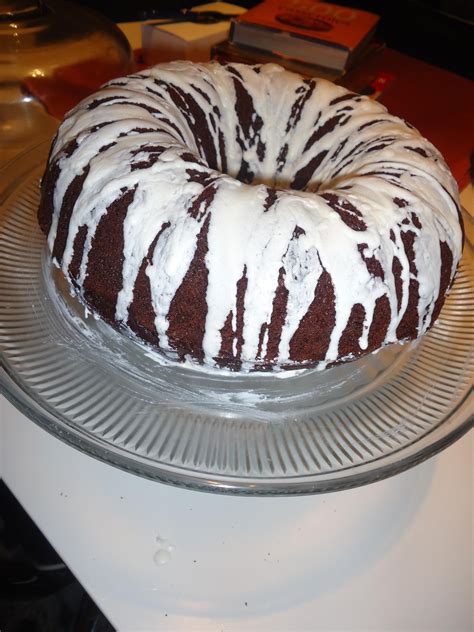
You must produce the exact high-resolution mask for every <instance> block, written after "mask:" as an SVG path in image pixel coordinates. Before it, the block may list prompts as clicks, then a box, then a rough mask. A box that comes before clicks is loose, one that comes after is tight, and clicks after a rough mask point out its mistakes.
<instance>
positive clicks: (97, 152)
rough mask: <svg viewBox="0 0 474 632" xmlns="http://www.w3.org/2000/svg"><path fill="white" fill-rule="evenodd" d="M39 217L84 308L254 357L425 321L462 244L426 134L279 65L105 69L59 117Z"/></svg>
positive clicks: (445, 176)
mask: <svg viewBox="0 0 474 632" xmlns="http://www.w3.org/2000/svg"><path fill="white" fill-rule="evenodd" d="M39 220H40V224H41V226H42V228H43V230H44V231H45V232H46V233H47V234H48V245H49V249H50V251H51V253H52V257H53V260H54V262H55V263H56V264H57V265H58V266H60V267H61V269H62V271H63V272H64V274H65V276H66V277H67V278H68V279H69V280H70V283H71V287H72V289H73V291H74V292H75V293H76V294H77V295H78V296H79V297H80V298H81V299H82V300H83V301H84V302H85V303H86V304H87V305H89V306H90V308H91V309H92V311H94V312H95V313H98V314H99V315H101V316H102V317H104V318H105V319H106V320H108V321H109V322H111V323H112V324H114V325H115V326H119V327H123V328H126V329H129V330H131V331H133V332H134V333H135V334H137V335H138V336H139V337H141V338H143V339H144V340H146V341H148V342H150V343H152V344H153V345H154V346H155V347H158V348H159V349H160V350H161V351H162V352H163V353H164V354H165V355H167V356H169V357H174V358H177V359H179V360H181V361H185V360H187V361H195V362H199V363H204V364H205V365H208V366H219V367H229V368H231V369H233V370H245V371H248V370H254V369H264V370H267V369H272V368H277V369H278V368H283V369H285V368H288V369H294V368H301V367H305V366H308V367H309V366H318V367H320V368H324V367H325V366H328V365H332V364H333V363H336V362H341V361H344V360H348V359H353V358H356V357H359V356H360V355H362V354H364V353H368V352H370V351H373V350H375V349H378V348H380V347H381V346H384V345H386V344H389V343H392V342H396V341H398V340H406V339H412V338H416V337H417V336H419V335H421V334H423V333H424V332H425V331H426V330H427V329H428V327H430V326H431V325H432V324H433V321H434V319H435V318H436V317H437V315H438V313H439V309H440V307H441V305H442V302H443V299H444V295H445V293H446V291H447V290H448V288H449V286H450V284H451V283H452V280H453V278H454V273H455V270H456V265H457V263H458V261H459V258H460V256H461V248H462V245H461V241H462V236H461V227H460V220H459V206H458V203H457V187H456V184H455V182H454V181H453V178H452V176H451V174H450V173H449V171H448V169H447V167H446V165H445V163H444V161H443V159H442V157H441V156H440V154H439V153H438V152H437V150H436V149H435V148H434V147H433V146H432V145H431V144H430V143H429V142H428V141H426V140H425V139H423V138H422V137H421V136H420V135H419V133H418V132H417V131H416V130H414V129H413V128H411V127H409V126H408V125H406V124H405V123H404V122H403V121H401V120H400V119H398V118H396V117H394V116H391V115H389V114H388V113H387V112H386V110H385V108H384V107H383V106H382V105H380V104H378V103H375V102H373V101H371V100H370V99H368V98H365V97H361V96H358V95H355V94H352V93H348V92H347V91H346V90H344V89H343V88H340V87H337V86H335V85H333V84H331V83H329V82H327V81H324V80H303V79H302V78H301V77H299V76H298V75H295V74H292V73H288V72H286V71H284V70H283V69H281V68H280V67H278V66H275V65H266V66H254V67H251V66H244V65H240V64H233V65H228V66H220V65H218V64H215V63H211V64H202V65H194V64H190V63H188V62H174V63H171V64H164V65H160V66H156V67H155V68H152V69H150V70H147V71H144V72H142V73H139V74H136V75H131V76H129V77H127V78H125V79H121V80H119V81H117V82H114V81H112V82H110V83H108V84H107V85H106V86H105V87H104V88H102V89H101V90H100V92H98V93H96V94H94V95H92V96H90V97H88V98H87V99H86V100H84V101H82V103H81V104H79V106H77V107H76V108H75V109H74V110H72V111H71V112H70V113H69V114H68V116H67V118H66V119H65V121H64V122H63V124H62V125H61V127H60V130H59V133H58V135H57V138H56V140H55V142H54V145H53V148H52V152H51V156H50V160H49V166H48V168H47V171H46V174H45V177H44V180H43V195H42V202H41V207H40V211H39Z"/></svg>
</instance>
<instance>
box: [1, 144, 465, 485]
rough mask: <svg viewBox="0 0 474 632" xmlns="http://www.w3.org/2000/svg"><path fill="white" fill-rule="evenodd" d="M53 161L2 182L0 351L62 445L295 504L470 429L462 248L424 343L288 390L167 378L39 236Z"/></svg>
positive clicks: (29, 164)
mask: <svg viewBox="0 0 474 632" xmlns="http://www.w3.org/2000/svg"><path fill="white" fill-rule="evenodd" d="M46 152H47V146H46V145H41V146H38V147H36V148H35V149H33V150H31V151H29V152H28V153H26V154H24V155H23V156H21V157H19V158H18V159H17V160H16V161H15V162H13V163H11V164H10V165H9V166H7V167H6V169H5V170H4V172H3V174H2V182H3V190H2V191H0V204H1V212H0V293H1V296H2V301H1V304H0V345H1V350H2V363H3V367H4V372H3V376H2V380H3V389H4V392H5V394H6V396H7V397H8V398H10V399H11V401H13V403H14V404H15V405H16V406H17V407H18V408H20V409H21V410H22V411H23V412H24V413H25V414H26V415H27V416H29V417H30V418H31V419H32V420H33V421H35V422H36V423H38V424H39V425H41V426H42V427H43V428H45V429H46V430H48V431H49V432H51V433H52V434H54V435H55V436H57V437H59V438H60V439H62V440H63V441H66V442H67V443H69V444H71V445H73V446H75V447H77V448H78V449H80V450H82V451H83V452H86V453H88V454H90V455H93V456H95V457H97V458H99V459H102V460H104V461H107V462H109V463H112V464H113V465H116V466H118V467H121V468H123V469H127V470H130V471H132V472H134V473H136V474H140V475H143V476H146V477H149V478H154V479H158V480H160V481H164V482H167V483H172V484H176V485H180V486H186V487H190V488H195V489H202V490H207V491H219V492H232V493H245V494H301V493H316V492H323V491H329V490H335V489H342V488H346V487H352V486H357V485H361V484H365V483H369V482H371V481H374V480H378V479H380V478H383V477H386V476H389V475H392V474H395V473H397V472H400V471H402V470H404V469H406V468H408V467H410V466H412V465H414V464H416V463H418V462H420V461H422V460H423V459H426V458H427V457H429V456H431V455H432V454H434V453H436V452H437V451H439V450H441V449H443V448H444V447H446V446H447V445H449V444H450V443H451V442H452V441H454V440H455V439H456V438H458V437H460V436H461V435H462V434H463V433H464V432H466V431H467V429H468V428H469V427H470V425H471V424H472V420H473V412H472V411H473V398H472V383H473V377H474V350H473V349H474V345H473V343H474V292H473V287H474V279H473V242H472V237H469V234H468V239H467V241H466V246H465V251H464V256H463V260H462V262H461V266H460V269H459V272H458V275H457V278H456V281H455V284H454V287H453V289H452V291H451V294H450V296H449V298H448V300H447V302H446V304H445V307H444V308H443V311H442V314H441V317H440V319H439V321H438V323H437V324H436V325H435V327H434V328H433V329H432V330H431V331H430V332H429V333H428V334H427V335H426V336H425V337H424V338H423V339H421V340H420V341H417V342H416V343H412V344H409V345H405V346H400V345H398V346H392V347H388V348H386V349H384V350H382V351H380V352H379V353H377V354H372V355H370V356H368V357H366V358H363V359H361V360H359V361H357V362H353V363H349V364H346V365H342V366H339V367H335V368H333V369H329V370H326V371H324V372H317V371H305V372H303V373H301V374H299V375H294V376H291V377H287V378H285V379H281V378H278V377H276V376H274V375H265V376H260V375H244V376H239V375H221V374H219V375H210V374H208V373H203V372H201V371H197V370H191V369H187V368H184V367H181V366H171V365H163V364H162V363H160V362H158V361H157V360H156V357H155V356H154V354H153V353H151V352H149V350H147V349H146V348H144V347H142V346H141V345H139V344H138V343H136V342H134V341H132V340H129V339H128V338H126V337H124V336H122V335H120V334H118V333H117V332H115V331H114V330H113V329H112V328H111V327H109V326H108V325H106V324H105V323H103V322H102V321H99V320H96V319H94V318H93V317H91V316H89V317H86V316H85V314H84V310H83V309H82V307H81V306H80V305H79V304H78V303H77V302H76V301H75V300H74V299H72V298H71V297H70V296H69V294H68V292H67V290H66V287H65V283H64V281H63V280H62V278H61V275H60V274H59V273H58V272H57V271H56V270H53V269H52V267H51V265H50V263H49V258H48V256H47V252H46V244H45V238H44V236H43V235H42V234H41V232H40V230H39V228H38V226H37V223H36V210H37V204H38V197H39V177H40V175H41V172H42V169H43V166H44V161H45V156H46ZM466 221H467V222H469V218H468V217H467V216H466ZM469 228H470V230H471V229H472V226H471V225H469Z"/></svg>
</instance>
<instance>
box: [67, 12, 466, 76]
mask: <svg viewBox="0 0 474 632" xmlns="http://www.w3.org/2000/svg"><path fill="white" fill-rule="evenodd" d="M205 1H206V0H178V1H172V0H134V1H133V2H130V1H129V0H115V1H113V2H112V1H108V0H79V4H83V5H87V6H89V7H92V8H94V9H96V10H97V11H99V12H101V13H103V14H104V15H106V16H107V17H109V18H110V19H112V20H113V21H115V22H127V21H135V20H142V19H146V18H154V17H160V15H167V14H168V13H169V12H170V11H178V10H179V9H181V8H189V7H192V6H196V5H199V4H204V2H205ZM228 1H231V0H228ZM234 2H235V4H239V5H241V6H244V7H252V6H254V5H255V4H258V2H255V1H252V0H234ZM336 4H340V5H345V6H351V7H356V8H359V9H367V10H368V11H373V12H374V13H377V14H378V15H380V16H381V21H380V25H379V28H378V34H379V36H380V37H381V38H382V39H383V40H384V41H385V42H386V44H387V45H388V46H390V47H391V48H395V49H396V50H398V51H401V52H403V53H407V54H408V55H412V56H413V57H417V58H418V59H422V60H424V61H427V62H429V63H432V64H434V65H436V66H440V67H442V68H446V69H447V70H451V71H452V72H455V73H457V74H460V75H463V76H465V77H468V78H473V77H474V73H473V66H474V63H473V60H474V44H473V42H474V0H433V1H431V2H430V1H428V0H356V1H352V0H338V2H337V3H336Z"/></svg>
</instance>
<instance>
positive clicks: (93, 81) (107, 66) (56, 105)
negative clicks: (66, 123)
mask: <svg viewBox="0 0 474 632" xmlns="http://www.w3.org/2000/svg"><path fill="white" fill-rule="evenodd" d="M122 75H123V67H122V66H118V65H115V64H112V63H110V62H108V61H106V60H105V61H104V60H103V59H95V60H88V61H85V62H80V63H77V64H71V65H68V66H62V67H59V68H57V69H56V70H55V71H54V73H53V75H52V76H51V77H27V78H26V79H25V80H24V81H23V84H22V86H23V90H24V92H26V93H28V94H31V95H32V96H34V97H36V98H37V99H39V100H40V101H41V102H42V104H43V105H44V107H45V109H46V110H47V111H48V113H49V114H51V116H54V117H55V118H58V119H62V118H63V117H64V115H65V114H66V112H68V111H69V110H70V109H71V108H73V107H74V106H75V105H77V104H78V103H79V101H81V100H82V99H84V98H85V97H86V96H88V95H89V94H92V92H94V91H95V90H97V89H98V88H99V87H100V86H101V85H102V84H104V83H105V82H106V81H109V80H110V79H114V78H115V77H119V76H122Z"/></svg>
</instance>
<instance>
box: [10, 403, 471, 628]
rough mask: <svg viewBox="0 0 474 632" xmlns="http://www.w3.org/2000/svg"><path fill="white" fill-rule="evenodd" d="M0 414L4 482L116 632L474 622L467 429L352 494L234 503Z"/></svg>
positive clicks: (19, 418)
mask: <svg viewBox="0 0 474 632" xmlns="http://www.w3.org/2000/svg"><path fill="white" fill-rule="evenodd" d="M0 411H1V416H0V442H1V443H0V448H1V449H0V464H1V468H2V469H1V473H2V475H3V477H4V480H5V482H6V483H7V485H8V486H9V487H10V489H11V490H12V491H13V493H14V494H15V495H16V496H17V498H18V499H19V500H20V502H21V503H22V504H23V506H24V507H25V508H26V509H27V511H28V512H29V513H30V515H31V516H32V518H33V519H34V520H35V521H36V523H37V524H38V526H39V527H40V528H41V529H42V531H43V532H44V533H45V534H46V536H47V537H48V538H49V540H50V541H51V542H52V544H53V545H54V546H55V548H56V549H57V551H58V552H59V554H60V555H61V556H62V557H63V559H64V560H65V561H66V563H67V564H68V565H69V566H70V568H71V570H72V571H73V573H74V574H75V575H76V577H77V578H78V579H79V581H80V582H81V583H82V584H83V585H84V587H85V588H86V589H87V590H88V592H89V593H90V594H91V596H92V597H93V598H94V600H95V601H96V602H97V604H98V605H99V607H100V608H101V609H102V610H103V612H104V614H105V615H106V616H107V617H108V618H109V620H110V621H111V622H112V624H113V625H114V626H115V627H116V628H117V629H119V630H125V631H128V630H130V631H132V630H133V631H138V630H140V631H141V630H170V631H171V630H172V631H177V630H180V631H185V632H189V631H194V630H206V631H216V632H219V631H221V630H223V631H226V632H227V631H229V632H231V631H240V630H292V631H295V632H297V631H299V630H456V631H461V630H466V631H468V630H472V626H473V600H472V595H473V577H472V568H473V524H472V509H473V493H472V492H473V477H472V474H473V447H474V442H473V436H474V435H473V432H472V431H471V432H469V433H468V434H467V435H465V436H464V437H463V438H462V439H460V440H459V441H458V442H457V443H455V444H454V445H452V446H451V447H449V448H448V449H447V450H445V451H444V452H443V453H441V454H440V455H438V456H436V457H434V458H432V459H430V460H429V461H426V462H425V463H423V464H421V465H419V466H417V467H415V468H413V469H412V470H410V471H408V472H405V473H403V474H401V475H398V476H396V477H393V478H390V479H387V480H385V481H381V482H378V483H374V484H372V485H369V486H366V487H362V488H358V489H354V490H348V491H343V492H336V493H332V494H325V495H321V496H305V497H289V498H283V497H280V498H242V497H231V496H222V495H216V494H206V493H202V492H193V491H188V490H183V489H178V488H174V487H170V486H166V485H163V484H160V483H157V482H153V481H148V480H145V479H141V478H139V477H137V476H135V475H133V474H130V473H127V472H122V471H120V470H118V469H115V468H114V467H112V466H109V465H106V464H104V463H101V462H99V461H96V460H94V459H92V458H90V457H88V456H85V455H83V454H82V453H80V452H79V451H77V450H75V449H73V448H70V447H69V446H67V445H65V444H63V443H62V442H60V441H59V440H58V439H56V438H54V437H52V436H50V435H49V434H48V433H47V432H45V431H44V430H42V429H40V428H39V427H37V426H36V425H35V424H34V423H33V422H31V421H29V420H28V419H26V418H25V417H24V416H23V415H22V414H21V413H19V412H18V411H17V410H16V409H14V408H13V406H11V404H9V403H8V402H7V401H6V400H5V399H3V400H2V402H1V408H0ZM160 562H165V563H160Z"/></svg>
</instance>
